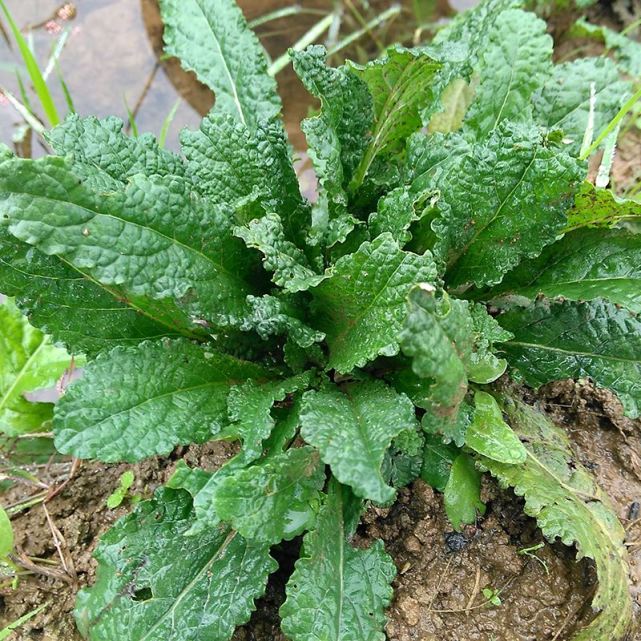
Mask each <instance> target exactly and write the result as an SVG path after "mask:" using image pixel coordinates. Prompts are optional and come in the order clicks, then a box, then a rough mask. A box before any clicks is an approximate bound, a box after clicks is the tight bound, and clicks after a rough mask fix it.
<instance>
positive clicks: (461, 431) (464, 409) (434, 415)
mask: <svg viewBox="0 0 641 641" xmlns="http://www.w3.org/2000/svg"><path fill="white" fill-rule="evenodd" d="M473 418H474V407H473V405H472V403H471V401H470V400H469V398H468V397H466V398H465V399H463V401H462V402H461V404H460V405H459V407H458V410H457V411H456V412H452V413H450V414H449V415H446V416H443V414H440V413H438V412H437V411H430V410H428V411H426V412H425V414H424V415H423V418H422V420H421V425H422V427H423V431H425V432H426V433H427V434H436V435H438V436H439V438H441V439H442V440H443V441H444V442H445V443H455V444H456V445H457V446H458V447H463V445H465V435H466V434H467V429H468V428H469V426H470V424H471V423H472V419H473Z"/></svg>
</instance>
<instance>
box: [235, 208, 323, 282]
mask: <svg viewBox="0 0 641 641" xmlns="http://www.w3.org/2000/svg"><path fill="white" fill-rule="evenodd" d="M235 234H236V236H239V237H240V238H242V239H243V240H244V241H245V244H246V245H247V247H252V248H255V249H258V250H259V251H261V252H262V253H263V255H264V258H263V264H264V266H265V269H266V270H267V271H270V272H273V273H274V274H273V276H272V280H273V282H274V283H275V284H276V285H278V286H279V287H282V289H283V291H285V292H289V293H294V292H302V291H305V290H307V289H309V288H310V287H315V286H316V285H318V284H319V283H320V282H322V281H323V280H324V279H325V276H323V275H321V274H317V273H316V272H314V270H313V269H312V268H311V267H310V265H309V263H308V261H307V258H306V257H305V254H304V253H303V252H302V250H300V249H298V247H296V245H294V244H293V243H292V242H291V241H289V240H287V238H286V237H285V231H284V229H283V224H282V222H281V219H280V216H279V215H278V214H267V215H265V216H263V218H260V219H258V220H253V221H252V222H251V223H249V225H248V226H247V227H236V230H235Z"/></svg>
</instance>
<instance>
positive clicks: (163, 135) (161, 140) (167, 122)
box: [158, 98, 182, 147]
mask: <svg viewBox="0 0 641 641" xmlns="http://www.w3.org/2000/svg"><path fill="white" fill-rule="evenodd" d="M181 102H182V100H181V99H180V98H178V100H176V102H175V103H174V106H173V107H172V108H171V110H170V111H169V113H168V114H167V117H166V118H165V119H164V120H163V123H162V127H161V129H160V136H158V145H159V146H160V147H164V146H165V142H166V141H167V134H168V133H169V127H171V123H172V122H173V121H174V118H175V117H176V112H177V111H178V107H180V103H181Z"/></svg>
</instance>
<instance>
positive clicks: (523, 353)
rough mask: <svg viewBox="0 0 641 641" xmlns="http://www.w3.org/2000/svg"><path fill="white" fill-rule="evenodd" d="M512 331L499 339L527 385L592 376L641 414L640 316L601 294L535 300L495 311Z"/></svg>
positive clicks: (633, 412)
mask: <svg viewBox="0 0 641 641" xmlns="http://www.w3.org/2000/svg"><path fill="white" fill-rule="evenodd" d="M499 321H500V323H501V325H502V326H503V327H504V328H506V329H507V330H509V331H511V332H512V333H513V334H514V339H513V340H510V341H508V342H506V343H504V344H503V346H502V347H503V350H504V351H505V353H506V356H507V359H508V361H509V363H510V365H511V366H512V367H514V368H515V369H517V370H518V372H519V374H520V375H521V376H522V377H523V378H524V379H525V381H526V383H528V385H532V386H533V387H538V386H539V385H543V384H544V383H548V382H550V381H556V380H559V379H564V378H587V377H589V378H591V379H592V380H594V382H595V383H597V385H600V386H602V387H609V388H610V389H612V390H613V391H614V392H616V394H617V395H618V397H619V398H620V399H621V402H622V403H623V407H624V409H625V413H626V414H627V415H628V416H631V417H632V418H636V417H638V416H639V415H640V414H641V319H639V317H637V316H636V315H634V314H631V313H630V312H628V311H627V310H624V309H619V308H618V307H617V306H616V305H613V304H611V303H607V302H605V301H602V300H595V301H592V302H586V303H573V302H569V301H567V302H550V301H546V300H544V301H539V302H537V303H535V304H532V305H530V306H529V307H526V308H524V309H521V308H518V307H517V308H514V309H512V310H511V311H509V312H507V313H506V314H503V315H502V316H500V317H499Z"/></svg>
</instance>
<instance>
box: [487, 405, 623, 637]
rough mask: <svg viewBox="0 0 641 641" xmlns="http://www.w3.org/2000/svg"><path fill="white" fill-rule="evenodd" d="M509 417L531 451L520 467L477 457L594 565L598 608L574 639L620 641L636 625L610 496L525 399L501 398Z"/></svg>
mask: <svg viewBox="0 0 641 641" xmlns="http://www.w3.org/2000/svg"><path fill="white" fill-rule="evenodd" d="M499 401H500V404H501V407H502V409H503V411H504V412H505V413H506V414H507V420H508V422H509V423H510V425H511V426H512V429H513V430H514V431H515V433H516V435H517V436H518V437H519V439H520V440H521V441H522V443H523V444H524V446H525V449H526V450H527V459H526V460H525V462H524V463H521V464H518V465H509V464H506V463H499V462H497V461H493V460H491V459H488V458H485V457H481V456H477V460H478V461H479V462H480V463H481V465H482V466H483V467H484V468H486V469H488V470H489V471H490V473H491V474H492V475H493V476H496V477H497V478H498V480H499V482H500V484H501V485H502V486H503V487H512V488H514V491H515V492H516V494H518V495H519V496H523V497H525V512H526V513H527V514H528V515H529V516H532V517H534V518H536V520H537V522H538V524H539V527H540V528H541V530H542V531H543V534H544V535H545V537H546V538H547V539H548V540H549V541H554V540H555V539H556V538H560V539H561V541H563V543H564V544H565V545H576V546H577V558H579V559H581V558H583V557H588V558H590V559H593V560H594V562H595V563H596V570H597V576H598V579H599V585H598V588H597V591H596V593H595V595H594V598H593V600H592V608H593V610H595V611H596V612H598V614H597V616H596V618H595V619H594V620H593V621H592V623H590V625H588V626H587V627H585V628H583V629H582V630H579V632H578V633H576V634H575V636H574V637H572V641H602V640H603V639H610V640H611V641H620V640H621V639H623V638H625V635H626V633H627V632H629V631H630V630H631V626H632V598H631V595H630V583H629V578H628V574H629V567H628V556H627V552H626V549H625V546H624V543H623V541H624V539H625V531H624V530H623V527H622V526H621V524H620V523H619V521H618V519H617V517H616V515H615V513H614V510H613V508H612V505H611V503H610V500H609V499H608V497H607V496H606V495H605V493H604V492H603V491H602V490H601V489H600V488H599V487H598V485H597V484H596V482H595V480H594V479H593V477H592V476H591V474H590V473H589V472H588V471H587V470H586V469H585V468H584V467H583V466H582V465H581V464H580V463H578V462H577V460H576V457H575V456H574V453H573V452H572V448H571V445H570V442H569V440H568V438H567V436H566V435H565V433H564V432H563V431H562V430H560V429H559V428H557V427H556V426H554V425H553V424H552V423H551V422H550V421H549V420H548V419H546V418H545V416H543V415H542V414H540V413H539V412H536V411H535V410H533V409H532V408H530V407H528V406H527V405H525V404H524V403H522V402H520V401H518V400H515V399H512V398H509V397H507V396H502V397H500V399H499Z"/></svg>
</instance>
